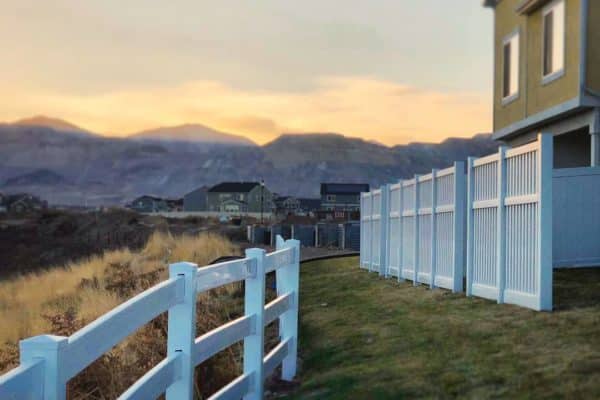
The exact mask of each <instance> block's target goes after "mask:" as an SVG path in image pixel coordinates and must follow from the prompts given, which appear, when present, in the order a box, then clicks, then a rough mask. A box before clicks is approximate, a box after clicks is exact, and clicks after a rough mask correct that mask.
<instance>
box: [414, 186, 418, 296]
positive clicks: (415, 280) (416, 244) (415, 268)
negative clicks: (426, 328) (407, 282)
mask: <svg viewBox="0 0 600 400" xmlns="http://www.w3.org/2000/svg"><path fill="white" fill-rule="evenodd" d="M414 235H415V237H414V239H415V240H414V248H413V252H414V260H413V264H414V265H413V286H417V285H418V284H419V175H415V232H414Z"/></svg>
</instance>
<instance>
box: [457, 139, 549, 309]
mask: <svg viewBox="0 0 600 400" xmlns="http://www.w3.org/2000/svg"><path fill="white" fill-rule="evenodd" d="M552 140H553V139H552V136H550V135H541V134H540V135H539V136H538V140H537V141H536V142H533V143H530V144H528V145H525V146H521V147H516V148H513V149H506V148H505V147H500V149H499V151H498V153H497V154H493V155H490V156H487V157H482V158H479V159H473V158H469V161H468V176H469V185H468V186H469V187H468V206H467V209H468V223H467V229H468V235H467V245H468V246H467V295H468V296H471V295H473V296H479V297H485V298H488V299H493V300H496V301H497V302H498V303H511V304H517V305H520V306H523V307H528V308H532V309H534V310H551V309H552V164H553V159H552V158H553V152H552V146H553V144H552Z"/></svg>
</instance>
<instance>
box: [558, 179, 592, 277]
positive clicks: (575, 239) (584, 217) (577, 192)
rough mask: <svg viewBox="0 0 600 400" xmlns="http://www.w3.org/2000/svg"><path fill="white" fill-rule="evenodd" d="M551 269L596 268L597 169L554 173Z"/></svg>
mask: <svg viewBox="0 0 600 400" xmlns="http://www.w3.org/2000/svg"><path fill="white" fill-rule="evenodd" d="M553 183H554V186H553V197H554V199H553V202H552V205H553V210H554V217H553V220H552V221H553V232H554V236H555V237H557V238H560V240H554V241H553V258H554V267H555V268H556V267H589V266H598V265H600V167H592V168H589V167H588V168H568V169H557V170H554V179H553Z"/></svg>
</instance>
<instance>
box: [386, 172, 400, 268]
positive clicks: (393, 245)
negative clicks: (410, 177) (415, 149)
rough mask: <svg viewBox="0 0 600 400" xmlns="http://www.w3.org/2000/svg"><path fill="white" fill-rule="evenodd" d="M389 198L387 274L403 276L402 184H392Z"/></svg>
mask: <svg viewBox="0 0 600 400" xmlns="http://www.w3.org/2000/svg"><path fill="white" fill-rule="evenodd" d="M388 196H389V200H388V205H389V206H388V210H389V214H388V231H389V234H388V237H389V240H388V248H387V251H388V254H387V275H388V276H394V277H396V278H399V279H400V278H401V271H400V269H401V259H400V254H401V251H400V247H401V246H402V216H401V215H402V184H401V183H397V184H394V185H390V188H389V194H388Z"/></svg>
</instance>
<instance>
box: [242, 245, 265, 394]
mask: <svg viewBox="0 0 600 400" xmlns="http://www.w3.org/2000/svg"><path fill="white" fill-rule="evenodd" d="M246 257H247V258H250V259H252V261H251V262H252V263H253V264H254V265H253V266H252V267H251V268H252V270H253V272H254V274H253V276H251V277H248V278H246V280H245V285H244V286H245V290H244V291H245V294H244V297H245V301H244V313H245V315H254V318H253V327H252V333H251V334H250V335H249V336H246V337H245V338H244V374H251V376H252V378H251V389H250V392H249V393H248V394H247V395H246V396H244V400H260V399H262V396H263V391H264V390H263V389H264V365H263V357H264V352H265V335H264V333H265V329H264V310H265V250H263V249H247V250H246Z"/></svg>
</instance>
